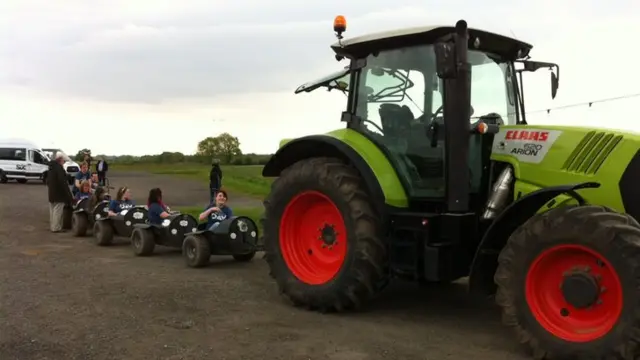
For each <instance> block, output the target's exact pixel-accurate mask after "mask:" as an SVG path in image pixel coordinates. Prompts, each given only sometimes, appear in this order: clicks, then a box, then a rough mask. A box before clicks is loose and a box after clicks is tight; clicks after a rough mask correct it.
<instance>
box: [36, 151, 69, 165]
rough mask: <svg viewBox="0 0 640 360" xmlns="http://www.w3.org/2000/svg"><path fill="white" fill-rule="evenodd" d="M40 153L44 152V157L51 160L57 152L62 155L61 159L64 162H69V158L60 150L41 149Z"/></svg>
mask: <svg viewBox="0 0 640 360" xmlns="http://www.w3.org/2000/svg"><path fill="white" fill-rule="evenodd" d="M42 151H43V152H44V154H45V155H47V156H48V157H49V159H53V157H54V156H55V155H56V153H57V152H58V151H59V152H61V153H62V159H64V161H65V162H71V158H70V157H69V155H67V154H66V153H65V152H64V151H62V150H60V149H42Z"/></svg>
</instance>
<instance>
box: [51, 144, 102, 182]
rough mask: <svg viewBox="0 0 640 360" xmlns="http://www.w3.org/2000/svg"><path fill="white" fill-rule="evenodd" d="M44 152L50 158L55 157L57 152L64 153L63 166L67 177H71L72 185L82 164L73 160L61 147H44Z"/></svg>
mask: <svg viewBox="0 0 640 360" xmlns="http://www.w3.org/2000/svg"><path fill="white" fill-rule="evenodd" d="M42 152H44V154H45V155H47V156H48V157H49V159H53V157H54V156H56V153H57V152H61V153H62V158H63V159H64V164H62V167H63V168H64V171H65V172H66V173H67V178H68V179H69V185H72V184H73V181H74V179H75V177H76V174H77V173H78V172H80V165H78V163H77V162H75V161H73V160H71V158H70V157H69V155H67V154H66V153H65V152H64V151H62V150H60V149H55V148H50V149H42ZM89 170H91V169H89Z"/></svg>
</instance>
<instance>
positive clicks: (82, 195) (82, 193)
mask: <svg viewBox="0 0 640 360" xmlns="http://www.w3.org/2000/svg"><path fill="white" fill-rule="evenodd" d="M90 197H91V183H90V182H89V181H87V180H84V181H83V182H82V183H80V190H79V191H78V192H77V193H76V195H75V196H74V199H75V200H76V202H78V201H80V200H82V199H88V198H90Z"/></svg>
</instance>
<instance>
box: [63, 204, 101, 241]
mask: <svg viewBox="0 0 640 360" xmlns="http://www.w3.org/2000/svg"><path fill="white" fill-rule="evenodd" d="M108 207H109V201H102V202H99V203H98V204H97V205H96V206H95V207H94V208H93V209H89V199H82V200H80V201H78V202H77V203H76V204H75V205H74V206H73V216H72V217H71V230H72V232H73V236H85V235H87V230H88V229H90V228H92V227H93V224H94V223H95V220H96V219H100V218H102V217H105V216H107V212H108V211H109V209H108Z"/></svg>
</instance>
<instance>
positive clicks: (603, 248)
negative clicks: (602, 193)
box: [495, 206, 640, 360]
mask: <svg viewBox="0 0 640 360" xmlns="http://www.w3.org/2000/svg"><path fill="white" fill-rule="evenodd" d="M495 282H496V284H497V285H498V290H497V294H496V301H497V303H498V305H500V307H502V319H503V322H504V323H505V324H506V325H508V326H510V327H513V328H514V329H515V331H516V334H517V335H518V337H519V340H520V341H521V342H522V343H525V344H527V345H528V346H529V347H530V348H531V350H532V352H533V355H534V357H535V358H536V359H553V360H569V359H619V360H633V359H635V358H636V356H637V354H638V350H640V348H639V345H640V337H638V334H640V224H638V222H637V221H636V220H634V219H633V218H632V217H631V216H629V215H627V214H621V213H618V212H615V211H614V210H612V209H609V208H605V207H601V206H568V207H562V208H557V209H553V210H549V211H547V212H545V213H542V214H538V215H535V216H533V217H532V218H531V219H529V220H528V221H527V222H526V223H524V224H523V225H522V226H521V227H520V228H518V230H516V231H515V232H514V233H513V234H512V235H511V237H510V238H509V240H508V241H507V244H506V246H505V247H504V249H503V250H502V252H501V253H500V257H499V265H498V269H497V271H496V274H495Z"/></svg>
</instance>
